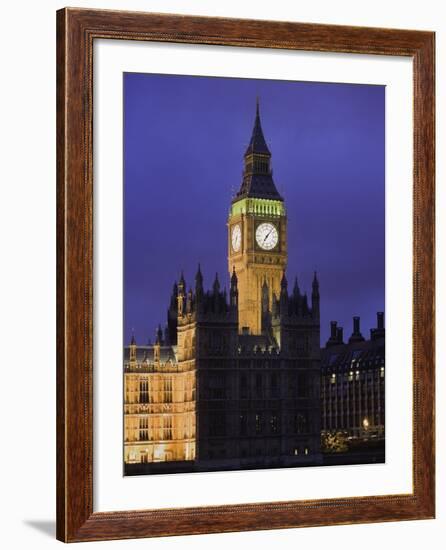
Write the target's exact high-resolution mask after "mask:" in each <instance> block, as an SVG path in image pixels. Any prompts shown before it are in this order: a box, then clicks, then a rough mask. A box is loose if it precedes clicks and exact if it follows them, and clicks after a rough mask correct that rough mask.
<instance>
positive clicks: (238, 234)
mask: <svg viewBox="0 0 446 550" xmlns="http://www.w3.org/2000/svg"><path fill="white" fill-rule="evenodd" d="M231 244H232V250H233V251H234V252H238V251H239V250H240V247H241V244H242V231H241V229H240V225H239V224H237V225H234V227H233V228H232V232H231Z"/></svg>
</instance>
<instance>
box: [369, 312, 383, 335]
mask: <svg viewBox="0 0 446 550" xmlns="http://www.w3.org/2000/svg"><path fill="white" fill-rule="evenodd" d="M376 324H377V328H372V329H370V338H371V340H378V338H384V337H385V335H386V329H385V328H384V312H383V311H378V313H377V314H376Z"/></svg>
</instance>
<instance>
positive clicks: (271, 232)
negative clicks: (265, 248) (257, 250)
mask: <svg viewBox="0 0 446 550" xmlns="http://www.w3.org/2000/svg"><path fill="white" fill-rule="evenodd" d="M272 232H273V230H272V229H271V231H270V232H269V233H268V235H267V236H266V237H265V238H264V239H263V242H265V241H266V239H267V238H268V237H269V236H270V235H271V233H272Z"/></svg>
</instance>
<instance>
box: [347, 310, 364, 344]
mask: <svg viewBox="0 0 446 550" xmlns="http://www.w3.org/2000/svg"><path fill="white" fill-rule="evenodd" d="M360 321H361V320H360V318H359V317H357V316H355V317H353V332H352V335H351V336H350V338H349V340H348V342H349V344H351V343H352V342H364V337H363V335H362V334H361V326H360Z"/></svg>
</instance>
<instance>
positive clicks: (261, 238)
mask: <svg viewBox="0 0 446 550" xmlns="http://www.w3.org/2000/svg"><path fill="white" fill-rule="evenodd" d="M256 241H257V244H258V245H259V246H260V248H263V249H264V250H272V249H273V248H275V246H276V245H277V243H278V241H279V234H278V232H277V229H276V227H275V226H274V225H273V224H272V223H261V224H260V225H259V226H258V227H257V229H256Z"/></svg>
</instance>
